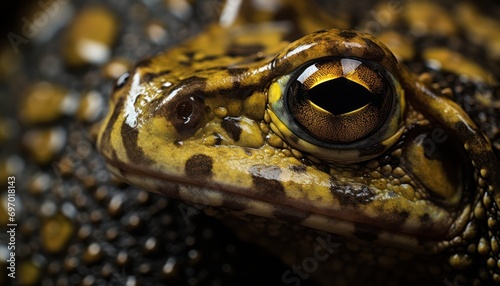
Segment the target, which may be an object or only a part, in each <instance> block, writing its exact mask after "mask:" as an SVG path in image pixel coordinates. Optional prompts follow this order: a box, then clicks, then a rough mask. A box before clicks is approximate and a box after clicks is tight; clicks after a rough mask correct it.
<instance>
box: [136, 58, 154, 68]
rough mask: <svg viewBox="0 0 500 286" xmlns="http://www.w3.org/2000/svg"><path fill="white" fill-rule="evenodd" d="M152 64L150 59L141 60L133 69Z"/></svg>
mask: <svg viewBox="0 0 500 286" xmlns="http://www.w3.org/2000/svg"><path fill="white" fill-rule="evenodd" d="M152 62H153V61H152V60H151V59H150V58H145V59H142V60H140V61H138V62H137V63H136V64H135V68H140V67H148V66H151V63H152Z"/></svg>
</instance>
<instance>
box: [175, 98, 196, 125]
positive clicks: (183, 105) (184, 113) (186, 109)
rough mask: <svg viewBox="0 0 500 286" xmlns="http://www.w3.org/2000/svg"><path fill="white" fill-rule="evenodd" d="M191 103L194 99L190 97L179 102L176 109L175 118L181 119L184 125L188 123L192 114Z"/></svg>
mask: <svg viewBox="0 0 500 286" xmlns="http://www.w3.org/2000/svg"><path fill="white" fill-rule="evenodd" d="M193 101H194V98H193V97H190V98H189V99H187V100H184V101H181V102H179V104H178V105H177V108H176V112H177V116H179V117H180V118H182V119H183V120H184V121H185V122H186V123H187V122H188V121H189V119H190V117H191V115H192V114H193Z"/></svg>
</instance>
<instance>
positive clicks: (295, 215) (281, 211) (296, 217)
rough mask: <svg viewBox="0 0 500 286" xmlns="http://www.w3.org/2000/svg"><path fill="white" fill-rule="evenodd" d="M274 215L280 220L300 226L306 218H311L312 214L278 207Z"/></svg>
mask: <svg viewBox="0 0 500 286" xmlns="http://www.w3.org/2000/svg"><path fill="white" fill-rule="evenodd" d="M273 215H274V216H275V217H276V218H278V219H281V220H284V221H287V222H291V223H294V224H298V223H301V222H303V221H304V220H305V219H306V218H308V217H309V216H310V213H309V212H304V211H297V210H293V209H290V208H286V207H282V206H280V205H277V206H275V208H274V211H273Z"/></svg>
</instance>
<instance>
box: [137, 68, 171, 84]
mask: <svg viewBox="0 0 500 286" xmlns="http://www.w3.org/2000/svg"><path fill="white" fill-rule="evenodd" d="M170 72H171V71H170V70H164V71H161V72H158V73H152V72H148V73H145V74H143V75H142V76H141V83H144V82H151V81H152V80H154V79H155V78H157V77H161V76H164V75H167V74H169V73H170Z"/></svg>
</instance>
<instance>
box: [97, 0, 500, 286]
mask: <svg viewBox="0 0 500 286" xmlns="http://www.w3.org/2000/svg"><path fill="white" fill-rule="evenodd" d="M266 3H267V4H266ZM266 3H263V2H261V1H226V3H225V5H224V6H223V9H222V13H221V17H220V21H219V22H218V23H214V24H213V25H211V26H208V27H207V28H206V29H205V30H204V31H203V32H202V33H200V34H199V35H197V36H194V37H192V38H190V39H188V40H186V41H184V42H182V43H180V44H179V45H176V46H175V47H172V48H169V49H167V50H165V51H162V52H160V53H158V54H156V55H153V56H150V57H148V58H145V59H143V60H140V61H139V62H137V63H136V64H135V66H134V67H133V68H132V69H131V71H130V72H127V73H125V74H124V75H122V76H121V77H120V78H118V79H117V80H116V83H115V86H114V88H113V91H112V93H111V96H110V106H109V111H108V114H107V116H106V118H105V119H104V120H103V122H102V123H101V127H100V131H99V135H98V139H97V147H98V149H99V151H100V152H101V154H102V156H103V157H104V159H105V161H106V164H107V166H108V169H109V170H110V171H111V172H112V173H113V174H114V175H115V176H117V177H118V178H120V179H121V180H123V181H125V182H127V183H129V184H131V185H134V186H137V187H139V188H142V189H145V190H148V191H151V192H154V193H157V194H160V195H164V196H167V197H169V198H173V199H178V200H182V201H184V202H188V203H199V204H202V205H206V206H207V211H208V212H210V211H214V212H216V213H217V214H218V215H220V216H221V217H223V218H224V219H225V220H227V223H228V225H230V226H232V227H234V228H235V229H240V230H241V229H242V228H243V229H245V230H242V231H241V232H242V233H245V232H247V231H248V232H249V233H250V234H246V236H247V237H250V240H254V241H256V242H257V243H259V244H261V245H263V246H264V247H266V248H267V249H269V251H271V252H272V253H275V254H276V255H278V256H282V257H286V258H284V260H285V261H287V262H288V263H289V264H290V265H292V264H293V265H295V264H299V265H300V263H301V262H302V265H301V266H302V268H303V269H302V270H306V264H307V263H304V262H305V261H306V258H307V255H308V254H309V255H310V254H311V253H313V252H314V250H313V249H315V248H314V247H316V246H317V243H316V244H315V241H316V242H319V244H321V245H323V246H325V241H327V244H328V245H327V246H328V247H330V248H327V247H324V249H323V250H324V251H326V253H327V254H330V255H332V256H335V252H336V251H339V252H340V251H341V250H340V248H342V250H346V249H347V250H350V251H351V252H353V253H358V256H355V257H356V258H355V259H354V260H355V261H357V262H360V261H361V262H360V265H364V266H367V267H374V269H378V268H379V267H380V268H381V269H384V270H385V271H386V272H387V273H383V274H382V273H380V271H379V270H373V271H368V272H370V273H371V274H369V275H365V276H363V275H359V274H352V273H351V274H349V273H347V274H346V273H343V272H348V271H346V270H345V269H350V268H342V267H340V268H339V267H338V265H337V266H336V265H335V263H336V262H333V263H326V262H323V260H320V259H318V257H316V260H318V261H320V262H322V263H321V268H322V269H321V270H316V268H317V267H312V268H314V271H313V270H311V271H306V273H304V272H303V271H302V272H301V271H299V270H297V267H295V268H293V271H289V272H286V273H284V274H283V282H284V283H285V284H293V285H300V281H301V279H302V280H303V279H307V277H308V276H309V274H311V275H313V276H315V279H317V280H318V281H320V282H321V283H322V284H325V285H326V284H331V283H332V282H336V285H337V284H338V285H348V284H350V285H359V284H361V283H367V281H371V282H370V283H373V284H379V285H387V284H384V283H387V281H393V280H388V279H403V280H398V281H399V282H392V283H400V281H415V280H412V279H426V278H428V277H424V278H422V276H421V275H422V274H423V273H431V274H432V275H431V276H432V277H433V278H432V279H436V278H435V277H439V278H437V279H438V280H432V281H433V282H434V283H436V281H437V284H440V283H442V282H443V279H448V278H449V279H452V280H451V281H453V279H455V278H457V277H458V279H459V280H460V281H463V283H471V284H477V285H478V284H481V283H493V282H494V283H499V282H500V268H499V266H498V263H497V262H498V261H500V260H499V259H500V257H499V252H500V246H499V242H498V239H499V235H500V233H499V230H498V226H497V224H498V220H499V209H498V205H499V203H500V192H499V191H500V190H499V188H500V162H499V160H498V157H497V155H496V154H495V150H494V149H493V146H492V143H491V140H490V139H489V138H488V137H487V136H486V135H485V134H484V132H483V131H482V130H481V128H480V126H478V125H477V124H476V123H475V122H474V121H473V120H472V119H471V117H470V116H469V114H468V113H467V112H466V111H465V110H464V108H463V107H462V106H460V105H459V104H458V103H457V102H456V100H454V98H453V97H452V96H449V93H450V92H449V89H450V88H449V87H447V86H444V87H442V86H439V85H437V86H436V81H437V80H436V79H435V78H433V75H432V74H431V73H429V72H421V73H416V72H414V71H412V70H411V69H410V68H409V67H408V66H406V65H405V64H404V63H403V62H404V61H405V60H404V57H403V56H401V55H402V54H399V53H398V54H396V55H395V53H393V51H392V50H391V49H390V48H389V47H388V45H386V44H384V43H383V42H382V41H381V40H379V39H377V38H376V37H375V36H372V35H370V34H368V33H364V32H361V31H358V30H356V29H352V27H349V25H348V23H347V22H348V21H346V20H345V19H341V18H335V17H332V16H331V15H328V14H326V13H324V12H322V11H321V9H317V8H316V7H315V6H314V5H311V3H308V2H306V1H288V0H282V1H269V2H266ZM447 54H449V52H448V53H447ZM461 66H464V65H461ZM446 67H447V66H446V62H444V63H443V69H446ZM465 73H467V71H465ZM478 81H479V82H480V83H479V84H480V85H482V86H485V85H488V83H487V80H486V79H484V80H481V79H479V80H478ZM228 214H229V215H232V216H228ZM233 217H236V219H233ZM254 225H255V226H254ZM263 229H265V230H263ZM259 231H260V232H259ZM256 233H257V235H256ZM322 236H325V237H326V238H325V240H318V239H317V238H320V237H322ZM315 238H316V239H315ZM290 240H291V241H292V242H293V243H294V244H290V245H297V244H298V245H299V247H297V248H295V247H293V248H290V245H287V246H283V245H280V243H274V244H273V243H272V242H273V241H275V242H276V241H278V242H280V241H286V242H287V243H288V242H290ZM339 245H341V246H339ZM290 249H293V251H290ZM316 249H317V248H316ZM370 252H371V253H375V254H367V253H370ZM314 253H315V254H316V252H314ZM338 256H341V254H338ZM367 257H368V258H367ZM416 257H418V258H416ZM436 257H439V258H436ZM344 260H346V259H344ZM309 261H311V260H309ZM318 261H316V263H317V264H319V263H318ZM347 261H349V260H348V259H347ZM434 261H438V262H439V266H438V265H436V264H435V263H434ZM294 263H295V264H294ZM399 264H400V265H404V266H403V267H402V268H404V269H405V271H408V269H407V267H409V266H412V265H413V266H414V265H416V264H419V266H418V267H417V266H414V268H415V269H413V270H415V273H417V274H415V275H414V276H408V277H410V278H408V277H407V278H404V277H401V275H395V274H394V273H390V269H391V268H392V267H396V266H397V265H399ZM427 264H429V265H430V266H429V267H426V265H427ZM336 267H337V268H336ZM309 268H311V267H309ZM334 269H337V271H334ZM339 269H341V270H339ZM351 270H352V269H351ZM365 271H366V270H365ZM354 272H355V273H359V270H358V271H354ZM408 272H410V271H408ZM442 273H452V274H451V276H449V275H448V274H442ZM370 275H371V276H370ZM405 275H406V274H405ZM361 279H363V281H362V280H361ZM404 279H406V280H404ZM439 279H440V280H439ZM455 280H456V279H455ZM419 281H426V282H427V281H428V280H419ZM447 281H448V280H445V282H447Z"/></svg>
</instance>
